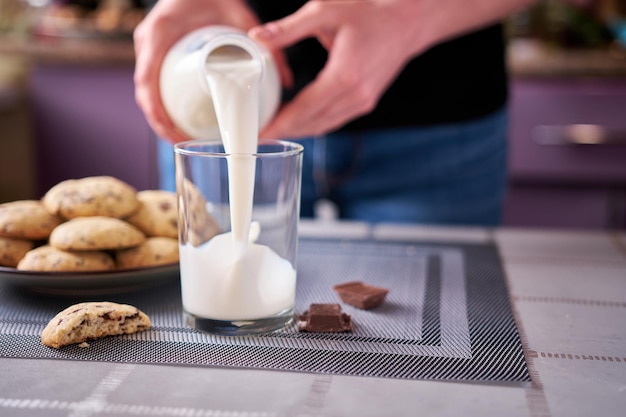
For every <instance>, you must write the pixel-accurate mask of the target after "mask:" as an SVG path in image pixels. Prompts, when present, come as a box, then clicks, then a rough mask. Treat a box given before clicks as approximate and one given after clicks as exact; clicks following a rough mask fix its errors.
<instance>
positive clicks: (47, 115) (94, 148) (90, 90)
mask: <svg viewBox="0 0 626 417" xmlns="http://www.w3.org/2000/svg"><path fill="white" fill-rule="evenodd" d="M30 95H31V97H30V100H31V105H32V111H33V117H34V121H35V137H36V145H37V149H38V160H37V164H38V168H39V170H38V171H39V174H38V181H37V184H38V191H39V194H40V195H42V194H43V193H44V192H45V191H46V190H47V189H49V188H50V187H51V186H53V185H54V184H56V183H58V182H59V181H62V180H65V179H71V178H80V177H85V176H92V175H111V176H114V177H117V178H119V179H121V180H123V181H126V182H128V183H129V184H131V185H132V186H134V187H136V188H137V189H138V190H141V189H148V188H153V187H155V186H156V178H155V177H156V174H155V172H156V171H155V170H156V168H155V163H156V162H155V149H154V145H155V144H154V138H153V134H152V132H151V130H150V128H149V127H148V124H147V122H146V121H145V119H144V117H143V115H142V113H141V112H140V110H139V108H138V107H137V105H136V103H135V99H134V85H133V70H132V67H130V66H129V67H124V66H115V67H107V66H97V67H95V66H57V65H36V66H34V67H33V68H32V71H31V75H30Z"/></svg>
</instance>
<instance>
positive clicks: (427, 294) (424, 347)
mask: <svg viewBox="0 0 626 417" xmlns="http://www.w3.org/2000/svg"><path fill="white" fill-rule="evenodd" d="M353 280H361V281H365V282H368V283H370V284H374V285H378V286H383V287H386V288H389V289H390V292H389V294H388V296H387V299H386V302H385V303H384V304H383V305H382V306H381V307H379V308H377V309H373V310H359V309H357V308H354V307H351V306H348V305H345V304H342V308H343V309H344V311H345V312H347V313H348V314H350V315H351V316H352V320H353V323H354V332H352V333H336V334H321V333H320V334H318V333H299V332H298V331H297V329H296V327H295V325H294V326H293V327H291V328H288V329H285V330H283V331H280V332H276V333H271V334H265V335H259V336H246V337H244V336H241V337H240V336H236V337H233V336H215V335H208V334H204V333H200V332H197V331H194V330H191V329H189V328H187V327H186V326H185V325H184V323H183V318H182V307H181V302H180V288H179V285H178V282H177V280H172V282H170V283H168V284H165V285H162V286H160V287H157V288H151V289H146V290H143V291H137V292H133V293H125V294H111V295H109V296H99V297H94V296H89V297H73V298H59V297H44V296H42V295H37V294H33V293H31V292H29V291H25V290H23V289H20V288H16V287H12V286H8V285H2V286H0V356H5V357H21V358H24V357H28V358H63V359H74V360H98V361H113V362H130V363H160V364H181V365H207V366H234V367H246V368H263V369H277V370H291V371H305V372H318V373H333V374H342V375H362V376H379V377H393V378H411V379H440V380H455V381H460V380H468V381H505V382H523V381H530V377H529V374H528V369H527V367H526V363H525V360H524V356H523V352H522V346H521V342H520V338H519V335H518V332H517V329H516V326H515V322H514V320H513V315H512V313H511V308H510V305H509V298H508V293H507V289H506V285H505V280H504V273H503V270H502V266H501V262H500V257H499V254H498V251H497V248H496V247H495V246H494V245H492V244H458V245H455V244H453V245H451V244H446V245H442V244H432V243H424V242H415V243H407V242H377V241H362V240H357V241H349V240H317V239H315V240H307V239H303V240H301V242H300V246H299V258H298V287H297V296H296V312H298V313H302V312H303V311H304V310H306V309H307V308H308V306H309V304H310V303H313V302H340V300H339V298H338V297H337V295H336V294H335V293H334V292H333V291H332V286H333V285H334V284H337V283H341V282H347V281H353ZM104 299H106V300H109V301H116V302H122V303H129V304H133V305H136V306H137V307H139V308H141V309H142V310H143V311H145V312H146V313H147V314H148V315H149V316H150V317H151V319H152V322H153V328H152V329H151V330H149V331H147V332H142V333H138V334H135V335H127V336H119V337H110V338H105V339H100V340H96V341H93V342H91V343H90V346H89V347H88V348H80V347H77V346H68V347H65V348H63V349H60V350H55V349H50V348H47V347H45V346H43V345H41V343H40V339H39V334H40V332H41V330H42V329H43V327H44V326H45V324H46V323H47V322H48V321H49V320H50V318H51V317H52V316H54V315H55V314H56V313H57V312H58V311H60V310H61V309H63V308H65V307H67V306H68V305H70V304H73V303H75V302H79V301H89V300H104Z"/></svg>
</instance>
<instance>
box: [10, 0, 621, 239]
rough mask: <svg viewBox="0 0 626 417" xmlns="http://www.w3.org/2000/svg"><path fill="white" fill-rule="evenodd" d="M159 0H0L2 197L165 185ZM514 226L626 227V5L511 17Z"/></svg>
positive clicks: (608, 2)
mask: <svg viewBox="0 0 626 417" xmlns="http://www.w3.org/2000/svg"><path fill="white" fill-rule="evenodd" d="M153 3H154V2H151V1H147V0H146V1H142V0H64V1H52V0H0V202H4V201H11V200H16V199H23V198H39V197H40V196H41V195H42V194H43V192H45V191H46V190H47V189H49V188H50V187H51V186H52V185H54V184H56V183H57V182H59V181H61V180H63V179H67V178H78V177H84V176H89V175H104V174H106V175H113V176H116V177H118V178H120V179H123V180H125V181H127V182H128V183H130V184H132V185H133V186H135V187H136V188H137V189H147V188H155V187H157V182H156V181H157V178H158V175H157V167H156V161H155V149H154V137H153V134H152V132H151V130H150V129H149V127H148V126H147V124H146V122H145V120H144V118H143V116H142V114H141V113H140V111H139V109H138V108H137V106H136V105H135V101H134V90H133V80H132V74H133V65H134V52H133V45H132V32H133V30H134V28H135V27H136V25H137V24H138V23H139V22H140V21H141V19H143V17H144V16H145V14H146V13H147V12H148V10H149V9H150V7H151V6H152V5H153ZM506 29H507V31H506V32H507V40H508V61H509V68H510V77H511V97H510V103H511V135H510V136H511V139H510V140H511V142H510V155H509V160H510V190H509V195H508V198H507V204H506V211H505V218H504V225H505V226H510V227H534V228H577V229H610V230H623V229H625V228H626V0H570V1H568V2H564V1H557V0H544V1H542V2H540V3H538V4H537V5H536V6H535V7H532V8H529V9H526V10H524V11H523V12H520V13H517V14H515V15H513V16H511V17H510V18H509V19H508V20H507V22H506Z"/></svg>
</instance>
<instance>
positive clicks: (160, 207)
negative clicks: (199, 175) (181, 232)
mask: <svg viewBox="0 0 626 417" xmlns="http://www.w3.org/2000/svg"><path fill="white" fill-rule="evenodd" d="M137 199H138V200H139V208H138V209H137V210H136V211H135V212H134V213H133V214H132V215H131V216H130V217H128V218H126V221H127V222H129V223H130V224H132V225H134V226H136V227H137V228H138V229H139V230H141V231H142V232H143V233H144V234H145V235H146V236H150V237H156V236H161V237H171V238H175V239H178V210H177V207H176V193H174V192H171V191H165V190H143V191H139V192H138V193H137Z"/></svg>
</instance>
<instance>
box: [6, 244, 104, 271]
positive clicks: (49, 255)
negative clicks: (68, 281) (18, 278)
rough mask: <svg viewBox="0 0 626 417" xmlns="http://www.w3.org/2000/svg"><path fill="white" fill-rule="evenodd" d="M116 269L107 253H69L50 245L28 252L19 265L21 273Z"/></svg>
mask: <svg viewBox="0 0 626 417" xmlns="http://www.w3.org/2000/svg"><path fill="white" fill-rule="evenodd" d="M114 268H115V262H114V261H113V258H112V257H111V255H109V254H108V253H106V252H102V251H89V252H87V251H83V252H69V251H64V250H61V249H58V248H55V247H52V246H49V245H44V246H40V247H38V248H35V249H32V250H30V251H28V252H27V253H26V255H24V257H23V258H22V260H20V261H19V263H18V264H17V269H18V270H20V271H40V272H43V271H46V272H93V271H109V270H112V269H114Z"/></svg>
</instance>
